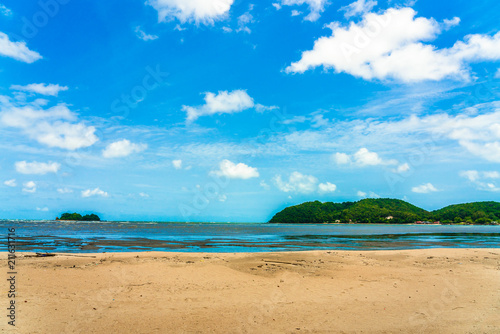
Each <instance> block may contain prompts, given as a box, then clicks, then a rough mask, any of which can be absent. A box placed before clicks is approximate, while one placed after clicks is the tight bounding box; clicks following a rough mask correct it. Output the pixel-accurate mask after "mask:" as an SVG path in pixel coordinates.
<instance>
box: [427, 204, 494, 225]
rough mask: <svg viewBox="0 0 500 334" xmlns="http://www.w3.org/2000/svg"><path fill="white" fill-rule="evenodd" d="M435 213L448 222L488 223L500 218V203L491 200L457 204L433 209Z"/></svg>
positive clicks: (441, 219)
mask: <svg viewBox="0 0 500 334" xmlns="http://www.w3.org/2000/svg"><path fill="white" fill-rule="evenodd" d="M433 214H434V216H435V217H436V218H437V219H439V220H440V221H442V222H447V223H452V222H453V223H460V222H467V223H469V224H471V223H475V224H488V223H491V222H492V221H497V222H498V221H499V220H500V203H499V202H493V201H490V202H474V203H465V204H455V205H449V206H447V207H444V208H442V209H439V210H436V211H433Z"/></svg>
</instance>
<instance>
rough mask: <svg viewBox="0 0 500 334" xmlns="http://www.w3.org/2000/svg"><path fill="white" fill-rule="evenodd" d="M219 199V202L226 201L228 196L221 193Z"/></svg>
mask: <svg viewBox="0 0 500 334" xmlns="http://www.w3.org/2000/svg"><path fill="white" fill-rule="evenodd" d="M218 199H219V202H225V201H226V200H227V196H226V195H219V197H218Z"/></svg>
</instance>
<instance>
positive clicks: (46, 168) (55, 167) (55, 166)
mask: <svg viewBox="0 0 500 334" xmlns="http://www.w3.org/2000/svg"><path fill="white" fill-rule="evenodd" d="M15 167H16V171H17V172H18V173H21V174H39V175H43V174H47V173H57V172H58V171H59V168H61V164H59V163H57V162H52V161H49V162H37V161H33V162H26V161H18V162H16V163H15Z"/></svg>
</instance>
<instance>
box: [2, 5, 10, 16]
mask: <svg viewBox="0 0 500 334" xmlns="http://www.w3.org/2000/svg"><path fill="white" fill-rule="evenodd" d="M0 13H1V14H2V15H3V16H11V15H12V10H10V9H9V8H7V7H5V6H4V5H2V4H0Z"/></svg>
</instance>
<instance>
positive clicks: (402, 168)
mask: <svg viewBox="0 0 500 334" xmlns="http://www.w3.org/2000/svg"><path fill="white" fill-rule="evenodd" d="M409 170H410V165H408V163H406V162H405V163H404V164H401V165H399V166H398V168H396V169H394V170H393V171H394V173H404V172H407V171H409Z"/></svg>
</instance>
